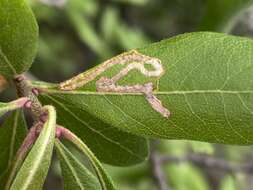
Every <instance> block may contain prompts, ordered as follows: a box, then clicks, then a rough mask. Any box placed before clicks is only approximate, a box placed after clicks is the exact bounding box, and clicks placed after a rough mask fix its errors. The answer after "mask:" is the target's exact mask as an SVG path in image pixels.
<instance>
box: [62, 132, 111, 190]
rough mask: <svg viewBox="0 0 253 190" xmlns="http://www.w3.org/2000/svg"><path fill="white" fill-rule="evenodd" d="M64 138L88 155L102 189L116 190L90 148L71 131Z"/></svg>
mask: <svg viewBox="0 0 253 190" xmlns="http://www.w3.org/2000/svg"><path fill="white" fill-rule="evenodd" d="M63 129H64V128H63ZM65 130H66V129H65ZM64 138H65V139H67V140H69V141H71V143H73V144H74V145H75V146H76V147H77V148H78V149H79V150H80V151H81V152H82V153H83V154H84V155H86V156H87V157H88V159H89V161H90V163H91V164H92V166H93V168H94V170H95V172H96V174H97V177H98V179H99V182H100V185H101V187H102V189H103V190H116V188H115V186H114V184H113V182H112V180H111V178H110V176H109V175H107V173H106V171H105V169H104V168H103V166H102V164H101V163H100V162H99V160H98V159H97V158H96V156H95V155H94V154H93V152H92V151H91V150H90V149H89V147H88V146H87V145H86V144H84V142H83V141H81V139H79V138H78V137H77V136H76V135H75V134H74V133H72V132H71V131H67V134H66V133H65V136H64Z"/></svg>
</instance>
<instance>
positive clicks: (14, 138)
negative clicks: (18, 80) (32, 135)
mask: <svg viewBox="0 0 253 190" xmlns="http://www.w3.org/2000/svg"><path fill="white" fill-rule="evenodd" d="M26 131H27V128H26V123H25V119H24V116H23V113H22V112H21V111H15V112H13V113H12V114H11V115H10V116H9V117H8V118H7V119H6V120H5V121H4V123H3V125H2V126H1V127H0V160H1V162H0V189H4V186H5V183H6V181H7V177H8V173H9V169H10V166H11V163H12V161H13V159H14V156H15V154H16V152H17V151H18V148H19V147H20V146H21V144H22V142H23V140H24V138H25V135H26Z"/></svg>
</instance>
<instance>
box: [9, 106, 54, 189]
mask: <svg viewBox="0 0 253 190" xmlns="http://www.w3.org/2000/svg"><path fill="white" fill-rule="evenodd" d="M44 108H45V110H48V120H47V121H46V123H45V124H44V126H43V129H42V131H41V133H40V135H39V137H38V139H37V140H36V142H35V144H34V146H33V148H32V149H31V151H30V152H29V154H28V156H27V157H26V159H25V161H24V163H23V165H22V166H21V168H20V170H19V172H18V173H17V176H16V178H15V179H14V181H13V184H12V185H11V188H10V189H11V190H41V189H42V187H43V184H44V181H45V178H46V176H47V172H48V169H49V166H50V162H51V157H52V152H53V147H54V139H55V125H56V113H55V109H54V108H53V107H52V106H46V107H44Z"/></svg>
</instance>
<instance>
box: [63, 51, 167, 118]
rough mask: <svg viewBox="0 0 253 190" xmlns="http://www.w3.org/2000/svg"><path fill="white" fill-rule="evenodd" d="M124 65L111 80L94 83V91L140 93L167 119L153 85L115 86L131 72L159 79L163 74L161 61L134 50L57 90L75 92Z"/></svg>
mask: <svg viewBox="0 0 253 190" xmlns="http://www.w3.org/2000/svg"><path fill="white" fill-rule="evenodd" d="M118 64H120V65H126V67H124V68H123V69H122V70H120V71H119V73H118V74H116V75H115V76H113V77H112V78H107V77H103V76H102V77H101V78H100V79H98V80H97V81H96V90H97V91H98V92H101V93H103V92H116V93H142V94H144V95H145V98H146V100H147V101H148V102H149V104H150V105H151V107H152V108H153V109H154V110H156V111H157V112H159V113H160V114H161V115H162V116H163V117H166V118H168V117H169V116H170V112H169V110H168V109H167V108H165V107H164V106H163V105H162V103H161V101H160V100H159V99H158V98H157V97H156V96H155V95H154V93H153V90H154V84H153V83H152V82H148V83H145V84H135V85H117V82H118V81H119V80H120V79H122V78H123V77H125V76H126V75H127V74H128V73H129V72H130V71H131V70H138V71H140V73H141V74H143V75H144V76H147V77H150V78H151V77H157V78H158V77H161V76H162V75H163V73H164V69H163V67H162V64H161V60H160V59H158V58H154V57H149V56H146V55H143V54H141V53H139V52H137V51H136V50H132V51H130V52H126V53H123V54H120V55H118V56H116V57H113V58H112V59H109V60H107V61H105V62H104V63H102V64H101V65H99V66H97V67H96V68H95V69H93V70H91V71H89V72H85V73H81V74H79V75H77V76H75V77H73V78H71V79H69V80H67V81H65V82H62V83H60V84H59V89H60V90H64V91H69V90H75V89H77V88H79V87H82V86H84V85H85V84H87V83H89V82H90V81H93V80H94V79H96V78H97V77H98V76H99V75H100V74H102V73H103V72H105V71H106V70H108V69H109V68H111V67H113V66H114V65H118ZM145 64H147V65H151V66H152V67H153V70H152V71H149V70H147V69H146V68H145V67H144V66H145Z"/></svg>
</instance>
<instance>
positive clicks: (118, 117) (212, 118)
mask: <svg viewBox="0 0 253 190" xmlns="http://www.w3.org/2000/svg"><path fill="white" fill-rule="evenodd" d="M139 52H141V53H143V54H145V55H148V56H151V57H156V58H158V59H160V60H161V63H162V65H163V69H164V74H163V75H162V76H161V78H160V79H159V81H157V80H154V79H152V80H151V79H149V78H148V77H144V76H143V74H141V73H140V72H137V71H136V72H132V73H130V74H129V76H126V77H125V78H124V80H123V81H122V82H121V85H132V84H144V83H146V82H150V81H151V82H152V83H153V85H154V86H156V89H155V90H154V92H153V93H154V95H155V96H156V97H157V98H158V99H159V100H160V101H161V102H162V104H163V106H164V107H165V108H167V109H169V110H170V112H171V116H170V117H169V118H166V117H164V116H163V115H162V114H160V113H159V112H157V111H156V110H155V109H153V108H152V107H151V105H150V103H148V101H147V99H146V98H145V95H144V94H142V93H130V94H129V93H117V92H107V93H106V92H97V91H96V85H95V82H96V80H94V81H91V82H90V83H88V84H86V85H85V86H84V87H82V88H80V89H79V90H76V91H60V90H56V89H44V92H45V93H49V94H50V96H53V97H54V99H55V98H58V99H60V100H61V102H63V101H65V102H64V104H68V105H70V106H71V107H72V108H73V109H74V110H73V112H77V111H78V110H77V109H80V107H81V108H82V109H83V110H84V111H85V112H88V113H90V114H91V115H93V116H95V117H96V118H98V119H100V120H101V121H103V122H105V123H108V124H110V125H111V126H112V127H118V128H119V129H121V130H125V131H128V132H131V133H134V134H136V135H141V136H146V137H151V138H165V139H188V140H198V141H207V142H215V143H226V144H241V145H249V144H252V143H253V136H252V135H251V134H252V133H253V126H252V124H253V117H252V115H253V104H252V102H253V78H252V77H253V75H252V73H253V58H252V52H253V41H252V40H250V39H247V38H241V37H235V36H230V35H225V34H218V33H208V32H203V33H190V34H184V35H180V36H177V37H174V38H172V39H169V40H165V41H161V42H159V43H155V44H152V45H149V46H146V47H144V48H142V49H139ZM122 68H124V66H122V65H121V66H118V67H116V66H115V68H112V69H108V71H106V72H104V73H102V74H101V76H108V77H112V76H115V73H116V74H117V73H118V72H119V71H120V70H121V69H122ZM90 72H92V69H91V70H89V71H88V72H86V74H87V73H90ZM101 76H99V77H97V79H100V77H101ZM67 100H68V101H67ZM80 104H81V105H82V106H80ZM79 117H80V118H81V117H83V115H81V114H80V115H79Z"/></svg>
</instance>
